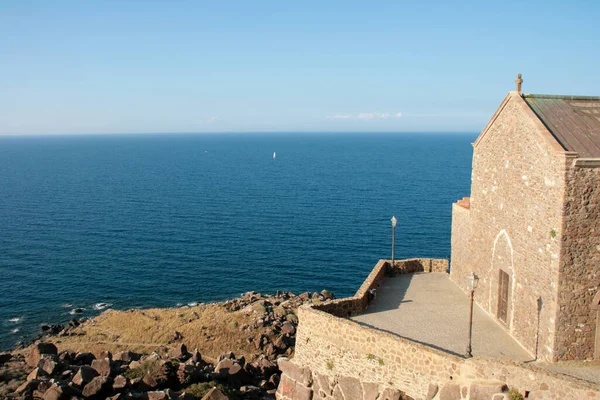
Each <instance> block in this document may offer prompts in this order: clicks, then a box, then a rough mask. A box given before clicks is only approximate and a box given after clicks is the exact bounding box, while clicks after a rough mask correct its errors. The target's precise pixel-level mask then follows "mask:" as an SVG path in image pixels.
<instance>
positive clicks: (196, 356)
mask: <svg viewBox="0 0 600 400" xmlns="http://www.w3.org/2000/svg"><path fill="white" fill-rule="evenodd" d="M191 359H192V361H193V362H195V363H199V362H202V355H201V354H200V352H199V351H198V349H195V350H194V351H193V353H192V358H191Z"/></svg>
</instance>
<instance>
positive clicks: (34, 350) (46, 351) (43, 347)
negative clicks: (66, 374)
mask: <svg viewBox="0 0 600 400" xmlns="http://www.w3.org/2000/svg"><path fill="white" fill-rule="evenodd" d="M57 354H58V349H57V348H56V346H55V345H54V343H45V342H38V343H35V344H34V345H33V346H32V347H31V350H30V351H29V354H28V355H27V358H26V361H27V365H29V366H30V367H37V365H38V363H39V362H40V360H41V359H42V357H43V356H44V355H57Z"/></svg>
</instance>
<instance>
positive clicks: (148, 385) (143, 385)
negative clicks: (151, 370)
mask: <svg viewBox="0 0 600 400" xmlns="http://www.w3.org/2000/svg"><path fill="white" fill-rule="evenodd" d="M157 387H158V382H157V381H156V379H155V378H154V377H153V376H152V375H150V374H146V375H144V377H143V378H142V380H141V381H140V382H139V383H138V384H137V389H138V390H139V391H141V392H147V391H149V390H153V389H156V388H157Z"/></svg>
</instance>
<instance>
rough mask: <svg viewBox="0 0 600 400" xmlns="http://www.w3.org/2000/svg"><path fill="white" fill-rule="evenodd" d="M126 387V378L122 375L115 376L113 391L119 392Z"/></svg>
mask: <svg viewBox="0 0 600 400" xmlns="http://www.w3.org/2000/svg"><path fill="white" fill-rule="evenodd" d="M126 387H127V378H125V377H124V376H123V375H117V377H116V378H115V380H114V381H113V390H115V391H119V390H124V389H125V388H126Z"/></svg>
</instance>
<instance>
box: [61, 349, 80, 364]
mask: <svg viewBox="0 0 600 400" xmlns="http://www.w3.org/2000/svg"><path fill="white" fill-rule="evenodd" d="M76 356H77V354H76V353H75V352H74V351H73V350H63V351H61V352H60V353H58V360H59V361H63V362H65V363H67V364H71V363H72V362H75V357H76Z"/></svg>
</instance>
